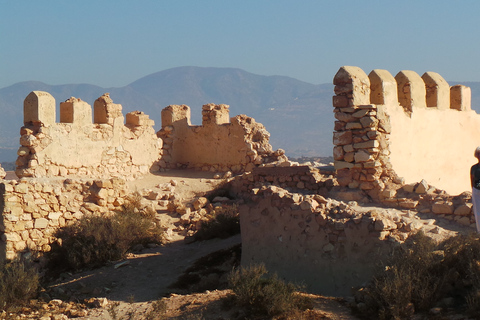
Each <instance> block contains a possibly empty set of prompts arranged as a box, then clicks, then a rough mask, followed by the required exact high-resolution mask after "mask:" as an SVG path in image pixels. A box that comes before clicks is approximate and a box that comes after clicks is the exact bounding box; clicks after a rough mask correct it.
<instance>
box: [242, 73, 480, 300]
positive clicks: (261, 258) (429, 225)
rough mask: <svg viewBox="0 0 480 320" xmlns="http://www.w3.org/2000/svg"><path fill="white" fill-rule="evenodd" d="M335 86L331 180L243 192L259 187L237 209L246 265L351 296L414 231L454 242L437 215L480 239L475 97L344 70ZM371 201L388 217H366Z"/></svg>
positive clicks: (428, 78) (434, 84) (263, 183)
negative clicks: (479, 229) (474, 194)
mask: <svg viewBox="0 0 480 320" xmlns="http://www.w3.org/2000/svg"><path fill="white" fill-rule="evenodd" d="M334 84H335V96H334V97H333V105H334V108H335V109H334V112H335V118H336V119H337V120H336V121H335V131H334V134H333V141H334V145H335V147H334V159H335V163H334V164H335V175H334V178H333V179H332V178H329V177H328V175H327V174H326V172H321V170H320V171H318V172H315V171H312V170H310V172H309V171H308V170H303V171H305V172H303V173H302V170H301V169H300V167H299V168H295V170H289V171H288V172H287V171H285V172H284V173H283V174H284V175H285V177H281V178H280V177H276V175H275V174H274V173H273V171H272V172H270V173H269V174H268V173H267V172H263V171H262V170H265V169H264V168H259V169H261V170H254V171H252V172H251V173H245V174H243V175H242V176H241V177H240V179H237V180H236V181H235V182H234V184H235V188H234V189H235V190H242V191H244V192H245V191H246V190H252V191H251V195H250V197H246V198H245V204H242V205H241V206H240V208H239V209H240V219H241V225H242V264H243V265H249V264H252V263H264V264H265V265H266V267H267V269H268V270H270V271H271V272H277V273H278V274H279V275H280V276H281V277H284V278H285V279H288V280H293V281H300V282H303V283H305V284H306V285H307V289H308V290H310V291H313V292H317V293H321V294H327V295H350V294H351V291H350V290H351V288H352V287H355V286H358V285H361V284H362V283H364V282H366V281H368V280H369V279H371V275H372V274H373V272H374V269H375V266H376V265H377V263H378V262H379V261H380V259H381V258H382V257H383V256H384V255H385V254H387V253H388V252H390V251H391V250H392V248H394V247H396V246H399V245H401V244H402V243H403V242H404V241H405V240H406V239H407V238H408V237H409V235H410V234H411V233H412V232H417V231H420V230H421V231H423V232H424V233H426V234H427V235H428V236H431V237H433V238H435V237H438V236H439V235H440V238H441V237H443V236H445V235H444V233H447V232H449V231H446V230H445V229H443V228H441V227H439V226H438V225H437V222H436V219H437V218H441V219H442V220H443V221H452V222H454V224H455V225H463V226H465V227H467V228H470V229H471V230H472V231H473V230H475V220H474V217H473V215H472V211H471V207H472V205H471V202H470V200H471V193H470V192H463V191H466V190H469V189H470V182H469V168H470V166H471V165H472V164H473V163H474V161H475V159H474V158H473V151H474V149H475V147H476V146H477V145H478V144H479V143H480V141H479V140H480V138H478V137H480V132H477V131H479V129H480V119H479V118H480V117H479V116H478V115H477V114H476V113H475V112H474V111H472V110H471V109H470V89H469V88H467V87H464V86H453V87H450V86H449V85H448V84H447V83H446V81H445V80H443V79H442V77H441V76H440V75H438V74H436V73H433V72H427V73H425V74H424V75H423V76H422V77H420V76H419V75H418V74H416V73H414V72H412V71H402V72H400V73H399V74H398V75H397V76H396V77H395V78H394V77H393V76H392V75H391V74H390V73H388V71H385V70H373V71H372V72H371V73H370V75H369V76H367V75H366V74H365V73H364V72H363V71H362V70H361V69H360V68H357V67H342V68H340V70H339V71H338V73H337V74H336V75H335V78H334ZM460 158H462V159H460ZM279 169H281V168H279ZM462 174H463V175H464V176H461V175H462ZM295 181H296V183H297V184H295ZM302 181H308V183H305V184H303V183H300V182H302ZM427 181H428V182H427ZM292 183H293V185H292ZM299 186H303V187H304V188H303V190H302V189H300V188H299ZM445 190H447V191H448V192H452V193H453V194H458V195H456V196H453V195H449V194H448V193H447V192H445ZM452 190H453V191H452ZM455 192H456V193H455ZM357 201H358V202H359V203H361V204H362V205H361V206H358V205H357ZM372 201H374V202H381V203H383V204H384V205H385V206H386V207H390V208H389V209H387V208H384V209H380V208H368V203H369V202H372ZM362 206H367V207H366V208H362ZM394 208H395V209H394ZM396 209H400V210H396ZM419 213H424V214H426V215H429V216H428V217H430V218H429V219H425V216H424V219H420V215H419ZM449 234H450V235H452V234H453V233H452V232H450V233H449Z"/></svg>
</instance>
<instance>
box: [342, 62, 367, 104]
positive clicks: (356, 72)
mask: <svg viewBox="0 0 480 320" xmlns="http://www.w3.org/2000/svg"><path fill="white" fill-rule="evenodd" d="M333 84H334V85H335V86H336V87H339V88H346V89H347V91H346V92H345V94H347V93H350V94H351V97H352V99H351V103H352V105H367V104H369V103H370V80H369V79H368V76H367V75H366V74H365V72H364V71H363V70H362V69H360V68H359V67H352V66H343V67H341V68H340V69H339V70H338V71H337V73H336V74H335V77H334V78H333ZM337 92H338V90H337ZM345 94H338V93H337V95H345Z"/></svg>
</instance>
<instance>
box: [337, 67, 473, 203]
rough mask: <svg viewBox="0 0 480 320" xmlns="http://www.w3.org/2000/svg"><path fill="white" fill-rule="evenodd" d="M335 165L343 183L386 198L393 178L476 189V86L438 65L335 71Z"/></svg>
mask: <svg viewBox="0 0 480 320" xmlns="http://www.w3.org/2000/svg"><path fill="white" fill-rule="evenodd" d="M334 84H335V96H334V97H333V106H334V108H335V109H334V112H335V118H336V119H337V121H335V128H334V129H335V132H334V134H333V143H334V145H335V147H334V151H333V154H334V159H335V168H336V169H337V179H338V182H339V184H340V185H342V186H348V187H349V188H360V189H361V190H365V191H366V192H367V193H369V194H370V196H372V197H373V198H377V199H378V198H381V197H382V191H383V190H384V189H385V185H386V183H388V182H389V181H393V182H396V183H413V182H419V181H420V180H422V179H425V180H426V181H427V182H428V183H429V184H431V185H434V186H435V187H437V188H440V189H443V190H446V191H447V192H449V193H452V194H459V193H461V192H463V191H466V190H470V180H469V169H470V166H471V165H472V164H473V163H475V159H474V158H473V151H474V150H475V148H476V146H478V145H479V144H480V138H479V137H480V116H479V115H478V114H476V113H475V112H474V111H472V110H471V108H470V99H471V98H470V96H471V93H470V88H468V87H465V86H461V85H457V86H453V87H450V86H449V85H448V83H447V82H446V81H445V80H444V79H443V78H442V77H441V76H440V75H439V74H437V73H434V72H426V73H425V74H424V75H423V76H422V77H420V76H419V75H418V74H416V73H415V72H413V71H401V72H399V73H398V74H397V75H396V76H395V78H394V77H393V76H392V75H391V74H390V73H389V72H388V71H386V70H373V71H372V72H371V73H370V74H369V75H368V76H367V75H366V74H365V72H363V70H361V69H360V68H358V67H348V66H346V67H342V68H340V70H339V71H338V72H337V74H336V75H335V78H334Z"/></svg>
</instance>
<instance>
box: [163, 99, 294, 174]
mask: <svg viewBox="0 0 480 320" xmlns="http://www.w3.org/2000/svg"><path fill="white" fill-rule="evenodd" d="M202 116H203V122H202V125H201V126H193V125H191V123H190V108H189V107H188V106H186V105H171V106H168V107H166V108H165V109H163V110H162V129H161V130H160V131H159V132H158V133H157V135H158V136H159V137H160V138H162V140H163V142H164V146H163V157H162V160H161V161H160V164H161V166H162V167H165V168H179V167H186V168H197V169H202V170H212V171H224V172H226V171H233V172H241V171H251V170H252V169H253V168H254V167H256V166H259V165H261V164H264V163H269V162H273V161H286V160H287V158H286V157H285V155H284V153H285V152H284V151H283V150H281V149H279V150H277V151H273V150H272V146H271V145H270V143H269V137H270V134H269V133H268V131H267V130H266V129H265V127H264V126H263V125H262V124H260V123H257V122H255V119H253V118H251V117H247V116H245V115H238V116H236V117H233V118H231V119H229V106H228V105H224V104H221V105H215V104H207V105H204V106H203V108H202Z"/></svg>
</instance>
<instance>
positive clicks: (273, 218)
mask: <svg viewBox="0 0 480 320" xmlns="http://www.w3.org/2000/svg"><path fill="white" fill-rule="evenodd" d="M239 210H240V222H241V226H242V265H245V266H247V265H249V264H252V263H254V264H258V263H264V264H265V266H266V267H267V270H269V271H270V272H276V273H278V275H279V276H280V277H282V278H285V279H288V280H289V281H296V282H299V283H304V284H307V288H306V289H307V291H309V292H315V293H320V294H325V295H335V296H338V295H349V294H350V289H351V288H352V287H354V286H358V285H360V284H361V283H363V282H365V281H367V280H369V279H370V277H371V275H372V273H373V269H374V266H375V263H376V262H378V261H379V259H380V257H382V255H384V254H385V253H386V252H388V251H389V250H390V249H391V246H393V245H394V242H395V241H403V240H405V239H406V238H407V235H406V232H407V231H406V230H411V229H412V228H420V225H419V224H417V222H416V220H415V219H414V218H409V217H407V216H405V217H400V216H396V217H382V216H378V215H377V214H376V213H375V212H372V213H370V214H368V215H362V214H359V213H356V212H355V211H353V210H351V209H350V208H349V206H348V205H347V204H346V203H343V202H339V201H336V200H332V199H325V198H324V197H322V196H320V195H302V194H299V193H290V192H288V191H286V190H284V189H281V188H278V187H275V186H269V187H264V188H262V189H261V190H259V191H258V192H257V194H256V196H255V197H254V198H253V201H252V202H250V203H247V204H245V205H242V206H240V207H239ZM399 226H400V227H401V228H404V229H401V228H399ZM389 237H391V238H392V239H396V240H394V241H388V242H387V241H383V240H385V239H386V238H389Z"/></svg>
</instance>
